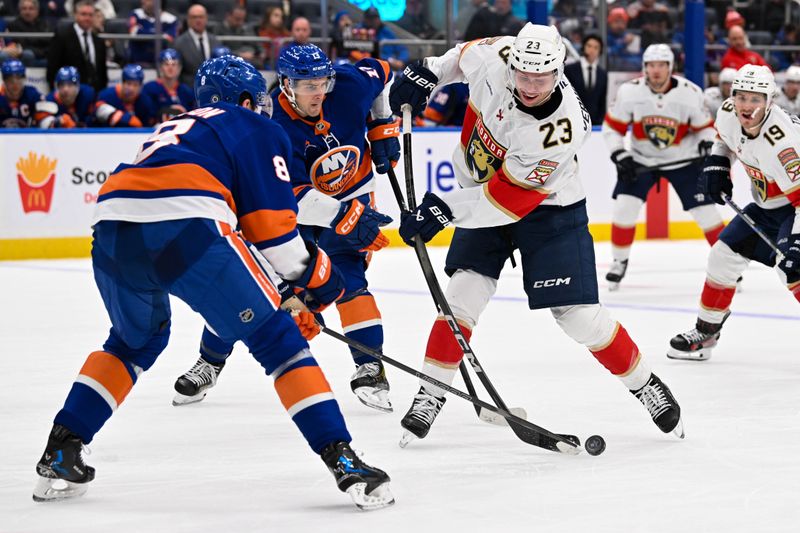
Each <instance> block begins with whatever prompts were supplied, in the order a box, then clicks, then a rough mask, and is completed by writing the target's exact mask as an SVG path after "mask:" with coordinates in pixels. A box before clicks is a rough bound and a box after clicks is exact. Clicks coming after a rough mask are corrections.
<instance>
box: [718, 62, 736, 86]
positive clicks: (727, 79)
mask: <svg viewBox="0 0 800 533" xmlns="http://www.w3.org/2000/svg"><path fill="white" fill-rule="evenodd" d="M735 78H736V69H735V68H730V67H725V68H724V69H722V70H721V71H720V73H719V84H720V86H722V84H723V83H733V80H734V79H735Z"/></svg>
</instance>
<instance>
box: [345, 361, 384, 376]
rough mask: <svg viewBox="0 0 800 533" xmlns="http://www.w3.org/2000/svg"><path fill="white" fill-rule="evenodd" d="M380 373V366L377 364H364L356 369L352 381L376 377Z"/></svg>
mask: <svg viewBox="0 0 800 533" xmlns="http://www.w3.org/2000/svg"><path fill="white" fill-rule="evenodd" d="M380 373H381V365H380V364H379V363H364V364H363V365H361V366H359V367H358V368H357V369H356V373H355V375H354V376H353V378H352V379H358V378H361V377H364V376H369V377H376V376H377V375H378V374H380Z"/></svg>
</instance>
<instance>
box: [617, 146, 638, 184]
mask: <svg viewBox="0 0 800 533" xmlns="http://www.w3.org/2000/svg"><path fill="white" fill-rule="evenodd" d="M611 161H613V162H614V164H615V165H616V166H617V179H618V180H619V181H621V182H622V183H625V184H630V183H633V182H635V181H636V180H637V179H638V178H637V176H636V167H638V165H637V164H636V161H634V160H633V155H631V153H630V152H629V151H627V150H617V151H616V152H614V153H613V154H611Z"/></svg>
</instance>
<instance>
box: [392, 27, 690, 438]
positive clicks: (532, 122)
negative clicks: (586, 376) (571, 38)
mask: <svg viewBox="0 0 800 533" xmlns="http://www.w3.org/2000/svg"><path fill="white" fill-rule="evenodd" d="M564 57H565V46H564V43H563V42H562V40H561V36H560V35H559V33H558V30H556V28H555V27H554V26H549V27H548V26H539V25H533V24H530V23H528V24H526V25H525V27H524V28H523V29H522V30H521V31H520V32H519V35H517V36H516V37H513V36H507V37H495V38H487V39H481V40H477V41H472V42H468V43H462V44H459V45H456V47H455V48H452V49H451V50H449V51H448V52H446V53H445V54H444V55H442V56H439V57H428V58H426V59H424V60H423V61H421V62H417V63H414V64H410V65H408V66H407V67H406V70H405V72H404V77H403V78H401V79H400V80H398V81H396V82H395V83H394V85H393V86H392V89H391V93H390V102H391V105H392V110H393V111H394V112H395V113H398V112H400V111H401V108H402V106H403V105H404V104H410V105H411V107H412V108H413V113H414V114H418V113H419V112H420V111H421V108H423V107H424V105H425V101H426V99H427V97H428V96H430V93H431V90H432V89H433V88H434V87H435V86H436V85H446V84H449V83H455V82H466V83H468V84H469V90H470V105H469V107H468V109H467V112H466V116H465V118H464V125H463V127H462V130H461V143H460V144H459V145H458V146H457V147H456V149H455V151H454V156H453V167H454V170H455V174H456V177H457V179H458V181H459V184H460V185H461V187H462V188H461V189H459V190H455V191H452V192H450V193H448V194H447V195H444V196H442V197H439V196H437V195H435V194H432V193H430V192H429V193H427V194H426V195H425V196H424V198H423V200H422V202H421V203H420V205H419V206H418V207H417V209H415V210H414V211H413V212H412V213H410V214H409V213H406V214H404V215H402V219H401V224H400V235H401V237H402V238H403V240H404V241H405V242H406V243H407V244H409V245H413V242H414V239H415V237H416V238H421V239H422V240H423V241H425V242H427V241H429V240H430V239H431V238H433V236H434V235H436V234H437V233H438V232H439V231H440V230H442V229H443V228H444V227H445V226H446V225H447V224H449V223H452V224H453V225H454V226H456V230H455V234H454V237H453V241H452V244H451V246H450V250H449V252H448V254H447V261H446V265H445V271H446V272H447V273H448V275H450V276H451V279H450V282H449V283H448V286H447V290H446V298H447V301H448V302H449V304H450V306H451V307H452V310H453V314H454V315H455V319H456V320H457V321H458V323H459V325H460V327H461V331H462V332H463V334H464V336H465V337H466V338H467V339H469V338H470V336H471V335H472V332H473V329H474V328H475V326H476V324H477V322H478V318H479V317H480V315H481V313H482V312H483V310H484V309H485V308H486V305H487V304H488V303H489V300H490V299H491V297H492V295H493V294H494V293H495V291H496V289H497V280H498V278H499V276H500V273H501V271H502V269H503V267H504V266H505V263H506V261H507V260H508V259H509V258H513V251H514V249H515V248H516V249H519V252H520V256H521V262H522V280H523V286H524V289H525V292H526V293H527V296H528V306H529V307H530V308H531V309H547V308H549V309H550V311H551V313H552V314H553V317H554V318H555V319H556V322H557V323H558V325H559V326H560V327H561V329H562V330H563V331H564V332H565V333H566V334H567V335H568V336H570V337H571V338H572V339H574V340H575V341H577V342H578V343H580V344H583V345H584V346H586V347H587V348H588V349H589V351H590V352H591V353H592V355H593V356H594V357H595V358H596V359H597V360H598V361H599V362H600V363H601V364H602V365H603V366H605V367H606V369H608V371H609V372H611V374H613V375H615V376H616V377H618V378H619V379H620V381H622V383H623V384H624V385H625V386H626V387H627V388H628V389H629V390H630V391H631V393H632V394H633V395H634V396H635V397H636V398H637V399H638V400H639V401H640V402H642V403H643V404H644V405H645V407H646V408H647V410H648V412H649V414H650V416H651V418H652V419H653V421H654V422H655V424H656V425H657V426H658V428H659V429H660V430H661V431H663V432H664V433H670V432H674V433H675V434H676V435H678V436H682V435H683V429H682V424H681V422H680V407H679V406H678V403H677V402H676V401H675V398H674V397H673V396H672V394H671V392H670V390H669V388H667V386H666V385H665V384H664V383H663V382H662V381H661V380H660V379H659V378H658V377H657V376H656V375H654V374H653V373H652V372H651V371H650V367H649V365H648V363H647V360H646V359H645V357H644V356H643V355H642V354H641V353H640V351H639V348H638V347H637V345H636V343H634V341H633V340H632V339H631V337H630V336H629V335H628V333H627V332H626V330H625V328H624V327H623V326H622V325H621V324H620V323H619V322H617V321H616V320H614V319H612V318H611V315H610V313H609V312H608V310H607V309H605V308H604V307H603V306H602V305H600V303H599V301H598V290H597V272H596V269H595V261H594V248H593V242H592V236H591V234H590V233H589V230H588V217H587V215H586V195H585V193H584V190H583V187H582V185H581V181H580V179H579V177H578V161H577V157H576V154H577V152H578V150H579V149H580V147H581V146H582V145H583V143H584V142H585V141H586V139H587V138H588V136H589V133H590V131H591V121H590V117H589V114H588V113H587V112H586V109H584V107H583V105H582V104H581V101H580V99H579V98H578V96H577V94H576V93H575V90H574V89H573V88H572V86H571V85H570V84H569V81H567V79H566V78H565V77H564V76H563V72H564ZM462 357H463V351H462V349H461V347H460V346H459V345H458V343H457V342H456V341H455V337H454V335H453V333H452V331H451V330H450V329H449V327H448V325H447V322H446V321H445V319H444V317H443V316H439V317H438V319H437V320H436V321H435V322H434V324H433V328H432V330H431V333H430V336H429V337H428V346H427V350H426V352H425V361H424V365H423V371H424V372H425V373H426V374H428V375H431V376H433V377H435V378H436V379H438V380H440V381H443V382H445V383H451V382H452V381H453V378H454V377H455V374H456V371H457V368H458V366H459V364H460V363H461V359H462ZM444 402H445V397H444V391H443V390H441V389H440V388H438V387H435V386H433V385H430V384H428V383H424V382H423V383H421V388H420V390H419V392H418V393H417V394H416V396H415V397H414V401H413V403H412V405H411V408H410V409H409V410H408V412H407V413H406V415H405V416H404V417H403V419H402V421H401V425H402V426H403V428H404V429H405V433H404V435H403V438H402V440H401V446H405V445H406V444H408V442H410V441H411V440H413V439H414V438H415V437H416V438H424V437H425V436H426V435H427V434H428V431H429V430H430V427H431V424H432V423H433V421H434V419H435V418H436V416H437V415H438V414H439V411H440V410H441V408H442V406H443V405H444Z"/></svg>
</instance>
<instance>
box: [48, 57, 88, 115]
mask: <svg viewBox="0 0 800 533" xmlns="http://www.w3.org/2000/svg"><path fill="white" fill-rule="evenodd" d="M55 84H56V88H55V89H54V90H53V91H52V92H51V93H50V94H48V95H47V98H46V100H47V103H48V105H49V107H47V108H46V111H47V112H48V113H50V116H48V117H45V118H43V119H42V120H40V121H39V127H40V128H44V129H47V128H75V127H81V128H85V127H87V126H90V125H91V124H92V121H93V120H94V88H93V87H90V86H89V85H86V84H84V83H81V75H80V74H79V73H78V69H76V68H75V67H61V68H60V69H58V72H56V77H55Z"/></svg>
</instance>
